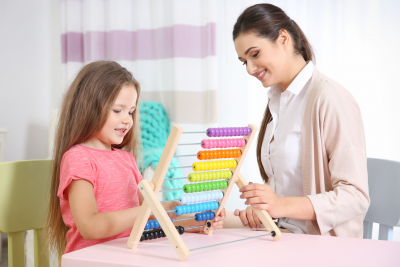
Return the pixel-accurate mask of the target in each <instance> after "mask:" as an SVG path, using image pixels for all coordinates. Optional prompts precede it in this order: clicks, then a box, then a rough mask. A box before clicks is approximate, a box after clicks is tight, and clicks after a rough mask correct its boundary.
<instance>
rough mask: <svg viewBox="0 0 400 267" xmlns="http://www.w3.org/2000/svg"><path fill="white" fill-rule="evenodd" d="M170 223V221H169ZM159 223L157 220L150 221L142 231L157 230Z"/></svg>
mask: <svg viewBox="0 0 400 267" xmlns="http://www.w3.org/2000/svg"><path fill="white" fill-rule="evenodd" d="M170 219H171V218H170ZM171 222H172V219H171ZM160 227H161V226H160V223H159V222H158V221H157V220H150V221H148V222H147V223H146V226H145V227H144V230H145V231H146V230H153V229H157V228H160Z"/></svg>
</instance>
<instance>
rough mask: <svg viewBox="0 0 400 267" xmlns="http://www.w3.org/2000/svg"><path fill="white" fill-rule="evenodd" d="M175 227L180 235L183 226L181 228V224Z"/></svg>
mask: <svg viewBox="0 0 400 267" xmlns="http://www.w3.org/2000/svg"><path fill="white" fill-rule="evenodd" d="M175 228H176V230H177V231H178V233H179V234H180V235H182V234H183V233H184V232H185V228H183V226H175Z"/></svg>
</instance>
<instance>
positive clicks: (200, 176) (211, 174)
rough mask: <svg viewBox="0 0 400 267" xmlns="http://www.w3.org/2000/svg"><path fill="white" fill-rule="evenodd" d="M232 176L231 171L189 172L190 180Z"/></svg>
mask: <svg viewBox="0 0 400 267" xmlns="http://www.w3.org/2000/svg"><path fill="white" fill-rule="evenodd" d="M231 177H232V172H231V171H216V172H199V173H191V174H189V181H190V182H204V181H212V180H221V179H229V178H231Z"/></svg>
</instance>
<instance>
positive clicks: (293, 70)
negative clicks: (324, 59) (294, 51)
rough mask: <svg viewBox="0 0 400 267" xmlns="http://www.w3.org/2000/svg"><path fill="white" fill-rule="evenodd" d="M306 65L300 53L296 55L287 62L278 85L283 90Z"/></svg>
mask: <svg viewBox="0 0 400 267" xmlns="http://www.w3.org/2000/svg"><path fill="white" fill-rule="evenodd" d="M306 65H307V62H306V61H305V60H304V58H303V57H302V56H301V55H296V56H295V57H294V59H293V61H292V62H290V63H289V65H288V68H287V71H286V74H285V76H284V78H283V80H282V81H281V82H279V83H278V84H279V86H280V87H281V88H282V90H283V91H286V89H287V88H288V87H289V85H290V84H291V83H292V82H293V80H294V79H295V78H296V77H297V75H298V74H299V73H300V72H301V70H302V69H303V68H304V67H305V66H306Z"/></svg>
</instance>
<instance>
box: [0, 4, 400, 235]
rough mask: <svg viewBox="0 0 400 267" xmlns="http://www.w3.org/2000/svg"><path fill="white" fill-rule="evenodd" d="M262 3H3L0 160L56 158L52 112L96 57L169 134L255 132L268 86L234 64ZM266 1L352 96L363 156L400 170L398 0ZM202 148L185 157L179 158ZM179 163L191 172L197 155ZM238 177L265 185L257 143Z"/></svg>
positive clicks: (231, 204) (237, 203)
mask: <svg viewBox="0 0 400 267" xmlns="http://www.w3.org/2000/svg"><path fill="white" fill-rule="evenodd" d="M260 2H263V1H252V0H165V1H162V0H149V1H146V0H136V1H134V0H112V1H111V0H55V1H54V0H36V1H23V0H1V1H0V131H2V132H3V133H6V141H5V142H4V147H3V150H4V159H3V160H4V161H16V160H28V159H45V158H49V156H50V151H51V142H52V129H51V125H53V124H54V118H55V117H56V116H55V114H56V113H55V110H57V108H59V106H60V104H61V101H62V97H63V94H64V92H65V91H66V89H67V88H68V86H69V84H70V83H71V81H72V80H73V78H74V77H75V75H76V74H77V72H78V71H79V69H80V68H81V67H82V66H83V65H84V64H86V63H88V62H91V61H94V60H116V61H118V62H119V63H121V64H122V65H123V66H125V67H126V68H127V69H128V70H130V71H131V72H132V73H133V75H134V76H135V78H136V79H137V80H138V81H139V82H140V83H141V86H142V95H141V99H140V100H141V101H158V102H160V103H161V104H162V105H163V106H164V107H165V109H166V111H167V113H168V116H169V119H170V123H171V125H173V124H178V125H181V126H182V127H183V128H184V130H185V131H192V130H205V129H207V128H208V127H210V126H213V127H241V126H247V124H249V123H253V124H256V125H257V126H259V125H260V123H261V119H262V116H263V112H264V109H265V107H266V104H267V91H268V88H263V87H262V86H261V84H260V83H259V82H258V81H257V80H256V78H254V77H250V76H249V75H248V74H247V72H246V69H245V66H242V64H241V63H240V62H239V61H238V59H237V54H236V52H235V49H234V45H233V41H232V29H233V25H234V23H235V22H236V19H237V17H238V16H239V15H240V13H241V12H242V11H243V10H244V9H245V8H246V7H248V6H250V5H253V4H256V3H260ZM264 2H268V3H272V4H275V5H277V6H279V7H281V8H282V9H283V10H284V11H285V12H286V13H287V14H288V15H289V16H290V17H291V18H292V19H293V20H295V21H296V22H297V23H298V24H299V26H300V27H301V28H302V30H303V31H304V33H305V34H306V36H307V37H308V39H309V41H310V43H311V45H312V46H313V48H314V52H315V56H316V67H317V68H318V69H319V70H320V71H321V72H322V73H324V74H325V75H327V76H328V77H330V78H332V79H334V80H336V81H337V82H339V83H341V84H342V85H344V86H345V87H346V88H347V89H348V90H349V91H350V92H351V93H352V94H353V96H354V97H355V99H356V100H357V102H358V104H359V106H360V108H361V111H362V116H363V121H364V127H365V133H366V140H367V154H368V157H376V158H384V159H391V160H397V161H400V138H399V136H400V123H399V122H400V120H399V118H400V115H399V114H400V105H399V102H400V86H399V83H398V79H399V66H398V64H399V61H400V49H399V48H398V46H399V40H400V39H399V38H400V37H399V33H400V16H398V14H399V13H400V1H397V0H386V1H378V0H352V1H344V0H337V1H334V0H330V1H328V0H324V1H318V0H296V1H294V0H293V1H289V0H286V1H285V0H276V1H264ZM204 138H206V136H205V135H190V136H184V137H183V138H182V139H181V141H182V142H199V141H201V140H202V139H204ZM196 149H197V150H199V149H200V148H195V149H194V148H193V147H188V148H180V149H179V150H178V151H177V154H184V153H191V154H193V152H197V150H196ZM178 161H179V163H180V164H181V165H191V163H192V162H193V158H179V159H178ZM183 172H184V173H183V174H184V175H185V174H187V173H185V171H183ZM187 172H189V170H188V171H187ZM241 172H242V173H243V175H244V176H245V178H246V179H247V180H248V181H252V182H261V177H260V175H259V172H258V167H257V163H256V157H255V144H254V143H253V145H252V147H251V150H250V152H249V155H248V157H247V158H246V160H245V163H244V165H243V168H242V171H241ZM237 196H238V191H237V189H236V188H235V189H234V190H233V193H232V197H230V199H229V201H228V203H227V208H228V209H234V208H236V207H239V208H244V207H245V206H244V203H243V202H244V201H242V200H240V199H239V198H238V197H237ZM396 236H398V234H397V233H396ZM396 238H398V237H396ZM398 239H399V240H400V238H398Z"/></svg>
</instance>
